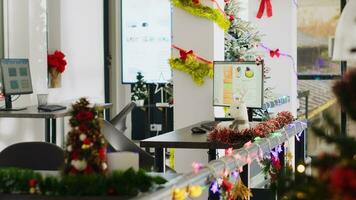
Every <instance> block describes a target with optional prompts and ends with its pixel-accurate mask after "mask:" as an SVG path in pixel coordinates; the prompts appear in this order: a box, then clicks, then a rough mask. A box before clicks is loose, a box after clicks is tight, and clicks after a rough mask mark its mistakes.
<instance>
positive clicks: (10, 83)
mask: <svg viewBox="0 0 356 200" xmlns="http://www.w3.org/2000/svg"><path fill="white" fill-rule="evenodd" d="M0 74H1V82H0V83H1V91H2V93H3V94H4V96H5V108H1V109H0V110H1V111H20V110H25V109H26V108H14V107H12V98H11V96H12V95H22V94H32V93H33V89H32V81H31V73H30V66H29V60H28V59H1V60H0ZM38 109H39V110H42V111H47V112H52V111H57V110H63V109H66V107H65V106H61V105H44V106H39V107H38Z"/></svg>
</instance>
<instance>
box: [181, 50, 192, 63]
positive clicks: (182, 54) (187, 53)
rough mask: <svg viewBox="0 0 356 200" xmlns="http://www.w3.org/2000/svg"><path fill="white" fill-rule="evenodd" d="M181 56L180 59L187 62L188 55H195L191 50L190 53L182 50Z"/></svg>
mask: <svg viewBox="0 0 356 200" xmlns="http://www.w3.org/2000/svg"><path fill="white" fill-rule="evenodd" d="M179 55H180V59H182V60H184V61H186V60H187V58H188V55H193V56H194V53H193V51H192V50H190V51H184V50H180V51H179Z"/></svg>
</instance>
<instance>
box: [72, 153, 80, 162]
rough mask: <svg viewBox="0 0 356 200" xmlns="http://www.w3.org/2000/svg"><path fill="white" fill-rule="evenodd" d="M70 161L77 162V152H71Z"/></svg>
mask: <svg viewBox="0 0 356 200" xmlns="http://www.w3.org/2000/svg"><path fill="white" fill-rule="evenodd" d="M71 158H72V160H77V159H79V152H78V151H73V153H72V155H71Z"/></svg>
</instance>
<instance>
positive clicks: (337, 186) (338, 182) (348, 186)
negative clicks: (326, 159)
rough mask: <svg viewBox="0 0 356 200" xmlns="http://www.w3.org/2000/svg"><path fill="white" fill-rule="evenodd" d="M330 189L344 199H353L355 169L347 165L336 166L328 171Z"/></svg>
mask: <svg viewBox="0 0 356 200" xmlns="http://www.w3.org/2000/svg"><path fill="white" fill-rule="evenodd" d="M329 187H330V190H331V191H333V192H334V193H335V194H336V196H344V199H350V200H351V199H354V198H353V197H355V191H356V170H355V169H354V168H352V167H347V166H336V167H334V168H333V169H332V171H331V173H330V184H329Z"/></svg>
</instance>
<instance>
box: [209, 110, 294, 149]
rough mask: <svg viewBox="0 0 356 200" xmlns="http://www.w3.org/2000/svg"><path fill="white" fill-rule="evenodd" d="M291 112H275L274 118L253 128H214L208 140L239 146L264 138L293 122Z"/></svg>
mask: <svg viewBox="0 0 356 200" xmlns="http://www.w3.org/2000/svg"><path fill="white" fill-rule="evenodd" d="M293 120H294V117H293V115H292V113H290V112H288V111H285V112H280V113H278V114H277V117H276V118H272V119H269V120H267V121H265V122H261V123H259V124H258V125H256V126H255V127H254V128H249V129H245V130H242V131H238V130H233V129H230V128H222V129H219V128H216V129H214V130H213V131H212V132H210V133H209V135H208V140H209V141H214V142H219V143H223V144H230V145H236V144H238V145H239V144H240V145H241V146H242V145H243V144H245V143H246V142H248V141H251V140H254V139H255V138H264V137H267V136H269V135H270V134H272V133H274V132H275V131H277V130H279V129H281V128H283V127H285V126H286V125H288V124H290V123H291V122H293Z"/></svg>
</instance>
